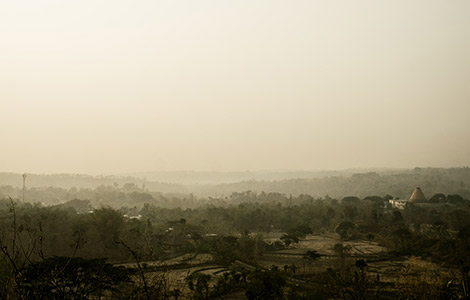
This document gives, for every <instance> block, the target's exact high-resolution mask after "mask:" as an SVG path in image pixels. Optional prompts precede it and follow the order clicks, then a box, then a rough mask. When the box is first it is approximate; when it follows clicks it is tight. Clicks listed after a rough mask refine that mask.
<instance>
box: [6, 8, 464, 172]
mask: <svg viewBox="0 0 470 300" xmlns="http://www.w3.org/2000/svg"><path fill="white" fill-rule="evenodd" d="M0 138H1V142H2V146H1V149H2V150H1V151H0V171H15V172H36V173H51V172H61V173H62V172H67V173H93V174H99V173H123V172H133V171H151V170H213V171H239V170H275V169H276V170H279V169H290V170H296V169H297V170H299V169H302V170H315V169H316V170H318V169H345V168H356V167H364V168H368V167H415V166H438V167H451V166H457V167H458V166H469V165H470V1H467V0H455V1H448V0H442V1H434V0H426V1H409V0H407V1H401V0H398V1H375V0H367V1H361V0H359V1H346V0H345V1H330V0H325V1H313V0H298V1H278V0H270V1H260V0H250V1H243V0H237V1H220V0H213V1H206V0H199V1H193V0H188V1H178V0H171V1H154V0H146V1H143V0H141V1H130V0H120V1H118V0H113V1H100V0H93V1H91V0H80V1H73V0H70V1H64V0H60V1H45V0H18V1H3V2H2V3H1V4H0Z"/></svg>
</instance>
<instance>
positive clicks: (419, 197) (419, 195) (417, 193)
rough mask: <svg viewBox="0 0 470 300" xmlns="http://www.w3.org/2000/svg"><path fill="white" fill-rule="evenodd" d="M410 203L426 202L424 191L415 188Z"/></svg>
mask: <svg viewBox="0 0 470 300" xmlns="http://www.w3.org/2000/svg"><path fill="white" fill-rule="evenodd" d="M410 201H412V202H425V201H426V196H424V193H423V191H422V190H421V188H420V187H417V188H415V190H414V191H413V194H411V197H410Z"/></svg>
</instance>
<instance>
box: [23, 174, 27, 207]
mask: <svg viewBox="0 0 470 300" xmlns="http://www.w3.org/2000/svg"><path fill="white" fill-rule="evenodd" d="M26 176H27V175H26V173H24V174H23V203H24V192H25V190H26Z"/></svg>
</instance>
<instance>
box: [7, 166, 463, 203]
mask: <svg viewBox="0 0 470 300" xmlns="http://www.w3.org/2000/svg"><path fill="white" fill-rule="evenodd" d="M137 175H139V176H137ZM126 184H132V185H135V186H136V187H138V188H139V189H141V190H142V191H146V190H148V191H152V192H161V193H180V194H190V193H192V194H194V195H198V196H212V197H214V196H215V197H223V196H229V195H231V194H232V193H233V192H242V191H247V190H251V191H253V192H263V191H264V192H277V193H282V194H293V195H299V194H309V195H312V196H314V197H324V196H326V195H328V196H330V197H333V198H341V197H344V196H348V195H354V196H358V197H365V196H370V195H379V196H384V195H386V194H389V195H392V196H395V197H400V198H405V199H406V198H408V197H409V196H410V195H411V192H412V191H413V190H414V188H415V187H417V186H419V187H421V189H422V190H423V192H424V193H425V195H426V196H427V197H428V198H429V197H431V196H432V195H433V194H435V193H444V194H460V195H461V196H463V197H464V198H467V199H470V168H468V167H464V168H448V169H443V168H415V169H408V170H395V169H375V171H373V172H371V171H370V170H366V171H364V170H345V171H277V172H268V171H266V172H183V171H182V172H149V173H138V174H135V176H90V175H83V174H53V175H38V174H28V177H27V180H26V186H27V187H28V188H32V187H49V186H54V187H59V188H65V189H69V188H73V187H76V188H96V187H99V186H114V187H122V186H124V185H126ZM0 186H12V187H15V188H19V187H21V186H22V177H21V174H18V173H0Z"/></svg>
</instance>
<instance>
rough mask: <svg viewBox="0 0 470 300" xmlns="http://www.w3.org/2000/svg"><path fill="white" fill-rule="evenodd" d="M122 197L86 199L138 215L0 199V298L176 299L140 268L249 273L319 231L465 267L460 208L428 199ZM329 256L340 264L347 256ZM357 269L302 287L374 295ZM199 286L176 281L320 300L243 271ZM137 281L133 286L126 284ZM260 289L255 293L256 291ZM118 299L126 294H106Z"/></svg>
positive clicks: (200, 294) (458, 200)
mask: <svg viewBox="0 0 470 300" xmlns="http://www.w3.org/2000/svg"><path fill="white" fill-rule="evenodd" d="M123 188H124V187H123ZM126 188H130V190H129V192H124V191H119V189H118V188H103V189H97V190H96V192H97V193H99V195H100V196H99V197H102V196H103V195H105V194H106V193H109V194H110V195H109V197H110V198H112V197H114V196H116V197H119V193H121V192H122V193H123V194H124V195H125V197H128V196H129V195H140V196H138V197H143V198H142V199H143V200H142V201H143V202H144V204H143V205H142V206H141V207H138V206H133V207H127V206H122V207H120V208H118V209H116V208H111V207H100V208H95V207H94V205H93V204H94V203H93V202H92V201H90V200H80V199H72V200H69V201H67V202H64V203H62V204H60V205H54V206H43V205H40V204H38V203H36V204H30V203H23V202H21V201H19V200H13V199H11V198H4V199H2V200H0V244H1V245H0V246H1V255H0V289H1V293H2V296H5V297H6V296H7V295H8V297H10V298H12V299H14V297H13V296H11V295H13V294H15V293H16V294H15V295H16V298H18V299H22V298H25V299H26V298H27V299H65V298H64V297H65V296H64V293H69V294H68V295H69V296H70V295H72V292H73V293H76V296H74V297H72V298H76V299H80V297H82V296H83V297H82V298H83V299H86V298H87V297H88V298H93V297H95V298H98V299H99V298H100V297H101V296H107V297H113V298H115V299H120V298H119V297H124V296H123V295H127V296H129V297H130V298H132V297H131V296H130V295H134V296H135V297H134V298H135V299H139V298H138V297H141V298H142V299H145V298H148V297H150V296H149V295H150V294H152V295H159V296H158V297H160V298H161V297H167V298H171V297H173V298H178V297H179V296H180V294H181V291H180V290H177V289H173V290H171V289H169V288H163V286H164V284H163V283H162V282H163V281H162V280H155V281H152V282H150V281H148V280H147V281H146V275H145V273H146V272H149V271H152V270H153V271H155V270H154V269H152V268H151V267H148V266H146V264H144V263H143V262H145V261H153V260H157V259H164V258H171V257H174V256H177V255H181V254H185V253H193V254H194V253H210V254H212V256H213V257H214V262H215V263H218V264H223V265H227V266H228V265H230V264H231V263H232V262H234V261H236V260H240V261H243V262H245V263H249V264H252V265H256V264H257V261H259V259H260V258H262V256H263V253H264V252H265V251H269V250H274V249H280V248H288V247H290V246H291V245H292V244H295V243H297V242H299V241H300V240H301V239H303V238H305V236H306V235H307V234H311V233H318V232H336V233H337V234H338V235H339V237H340V238H341V239H342V240H354V239H361V240H365V239H367V240H369V241H372V240H375V241H378V242H379V243H381V244H382V245H384V246H386V247H387V248H388V249H390V250H391V252H392V253H393V254H395V255H418V256H421V257H427V258H430V259H433V260H435V261H439V262H445V263H447V264H449V265H454V266H457V264H458V261H459V260H460V261H461V262H462V263H461V264H462V266H467V265H468V264H469V262H470V242H469V241H470V235H469V232H470V201H468V200H466V199H465V198H464V197H462V196H460V195H456V194H440V193H437V194H435V195H434V196H432V197H431V198H430V199H431V200H432V201H431V203H430V204H428V205H409V206H408V207H406V209H404V210H397V209H393V208H391V207H389V206H388V205H387V203H388V202H387V201H388V200H389V199H390V198H391V196H389V195H386V196H384V197H382V196H366V197H364V198H362V199H361V198H359V197H355V196H348V197H344V198H342V199H333V198H331V197H324V198H313V197H311V196H309V195H305V194H302V195H299V196H290V195H289V196H287V195H284V194H280V193H264V192H262V193H255V192H250V191H246V192H237V193H233V194H232V195H231V196H230V197H227V199H207V201H203V202H197V200H195V199H192V200H191V198H179V201H180V202H184V201H193V202H192V203H196V204H197V205H194V206H193V205H191V206H192V207H186V208H181V207H176V208H175V207H168V206H160V205H158V203H159V202H158V201H157V202H156V201H155V200H156V199H155V198H154V197H153V196H152V195H150V198H145V197H146V196H142V195H147V194H146V193H140V192H137V191H135V190H132V189H133V188H136V187H130V186H128V187H126ZM160 196H161V195H160ZM94 197H95V199H96V195H95V196H94ZM136 197H137V196H136ZM162 197H163V196H162ZM145 199H147V200H149V201H150V203H145V201H146V200H145ZM160 200H161V199H160ZM167 200H168V199H167ZM272 231H275V232H280V233H282V235H281V238H280V240H279V241H277V242H276V243H274V244H267V243H266V242H265V241H264V240H263V236H262V234H263V233H269V232H272ZM335 247H336V248H337V249H336V248H335V249H334V250H335V252H336V253H337V254H338V257H342V258H343V260H344V257H345V255H344V254H345V253H347V251H348V249H347V247H345V246H342V245H340V244H338V245H337V246H335ZM318 257H319V254H318V253H314V252H312V253H306V259H310V260H315V259H317V258H318ZM122 262H136V263H137V265H138V268H136V269H134V270H129V269H122V268H118V267H116V266H115V264H116V263H122ZM365 270H366V267H365V265H364V264H362V263H358V264H356V265H354V264H353V265H351V264H349V265H347V264H344V263H343V264H342V266H341V268H338V269H332V270H329V271H328V272H326V273H323V274H318V277H317V278H312V280H313V281H315V282H322V280H326V281H327V282H326V283H328V284H330V285H332V286H333V287H334V286H336V288H335V291H338V292H339V293H342V294H338V295H337V297H346V298H348V297H352V298H355V299H364V298H361V297H362V296H361V295H363V294H364V293H366V291H368V292H370V290H371V288H370V287H368V286H374V281H373V279H371V278H370V276H369V277H368V274H367V273H366V272H365ZM202 275H203V274H198V275H192V277H189V278H188V280H187V285H188V287H189V289H190V290H191V291H192V295H193V297H194V298H196V299H206V298H208V297H214V296H216V295H220V294H223V293H227V292H230V291H233V290H237V289H243V290H244V291H246V296H247V297H248V298H249V299H263V297H269V298H271V299H281V298H283V297H291V298H292V299H302V298H305V299H308V297H313V296H312V295H314V294H315V295H317V297H320V296H318V295H320V294H322V293H326V291H325V290H322V289H320V288H319V287H315V288H312V286H308V285H307V286H303V285H302V286H301V287H300V288H295V286H296V285H295V283H293V282H294V281H292V279H289V276H287V275H286V274H285V272H282V271H280V270H277V269H272V270H263V269H257V270H250V271H249V272H248V271H246V272H245V273H242V275H243V276H242V275H240V274H239V273H237V272H234V273H231V274H230V275H224V276H226V277H221V278H219V279H218V281H217V282H218V283H217V284H216V285H214V284H213V283H210V280H209V279H208V278H207V277H205V276H202ZM410 276H411V275H410ZM74 278H75V279H74ZM87 278H93V279H92V280H91V281H87V280H88V279H87ZM136 278H141V280H140V281H138V283H137V281H136ZM224 278H225V279H224ZM410 280H411V279H410ZM410 280H408V279H406V280H403V282H401V283H400V284H404V287H408V286H407V284H412V282H413V280H414V279H413V280H411V281H410ZM439 280H441V279H439ZM410 282H411V283H410ZM439 282H440V281H439ZM326 283H325V284H321V286H327V285H328V284H326ZM51 284H52V285H51ZM263 285H264V286H265V287H266V288H265V289H262V288H260V287H262V286H263ZM36 287H39V288H36ZM359 287H361V288H363V290H361V289H358V288H359ZM118 290H119V291H126V292H120V295H114V294H113V293H117V291H118ZM269 291H270V292H269ZM440 292H442V291H441V290H439V293H440ZM451 292H452V291H449V293H451ZM265 293H270V294H269V295H268V294H265ZM44 295H47V296H44ZM77 295H82V296H77ZM164 295H166V296H164ZM347 295H349V296H347ZM351 295H355V296H351ZM357 295H359V296H357ZM67 297H68V296H67ZM364 297H365V296H364ZM160 298H159V299H160ZM320 298H321V297H320ZM156 299H157V298H156Z"/></svg>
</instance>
